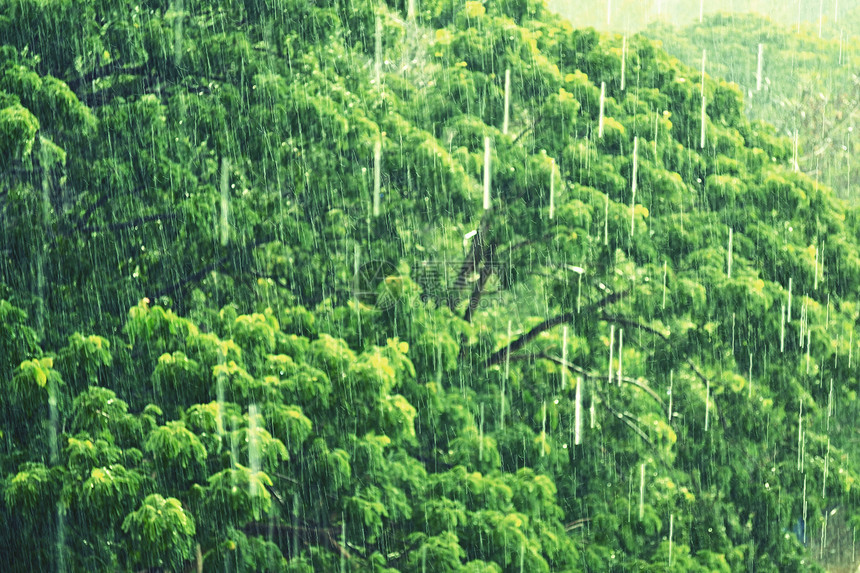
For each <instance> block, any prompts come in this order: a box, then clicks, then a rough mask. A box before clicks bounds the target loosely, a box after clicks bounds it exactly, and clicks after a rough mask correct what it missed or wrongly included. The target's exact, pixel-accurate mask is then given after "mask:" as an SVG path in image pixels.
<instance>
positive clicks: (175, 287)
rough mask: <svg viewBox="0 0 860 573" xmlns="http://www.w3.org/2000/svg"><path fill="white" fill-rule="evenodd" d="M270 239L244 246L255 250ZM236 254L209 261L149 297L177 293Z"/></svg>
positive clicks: (153, 297) (153, 298) (154, 297)
mask: <svg viewBox="0 0 860 573" xmlns="http://www.w3.org/2000/svg"><path fill="white" fill-rule="evenodd" d="M270 240H271V239H269V238H268V237H267V238H264V239H260V240H257V241H255V242H253V243H250V244H249V245H244V246H243V247H242V248H245V249H247V250H248V251H249V252H250V251H253V250H254V249H256V248H257V247H259V246H260V245H262V244H265V243H268V242H269V241H270ZM238 250H240V249H237V251H238ZM236 254H237V253H236V251H234V252H232V253H229V254H227V255H224V256H223V257H221V258H220V259H218V260H216V261H214V262H211V263H209V264H208V265H206V266H205V267H203V268H202V269H200V270H199V271H197V272H195V273H192V274H190V275H188V276H186V277H184V278H182V279H181V280H179V281H177V282H175V283H173V284H172V285H170V286H168V287H165V288H163V289H162V290H161V291H159V292H157V293H156V294H154V295H152V296H150V297H149V298H151V299H152V300H158V299H159V298H161V297H163V296H170V295H172V294H174V293H176V292H177V291H179V290H182V289H183V288H185V287H186V286H188V285H189V284H192V283H196V282H199V281H200V280H202V279H203V277H205V276H206V275H207V274H209V273H211V272H212V271H214V270H215V269H217V268H219V267H221V266H222V265H223V264H224V263H226V262H227V261H229V260H232V259H234V258H235V257H236Z"/></svg>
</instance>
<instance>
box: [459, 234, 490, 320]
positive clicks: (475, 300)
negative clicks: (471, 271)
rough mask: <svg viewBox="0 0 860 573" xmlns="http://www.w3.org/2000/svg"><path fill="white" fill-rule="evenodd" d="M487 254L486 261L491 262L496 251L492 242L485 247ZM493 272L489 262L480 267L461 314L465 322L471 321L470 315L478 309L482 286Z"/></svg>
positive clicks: (482, 291) (485, 284)
mask: <svg viewBox="0 0 860 573" xmlns="http://www.w3.org/2000/svg"><path fill="white" fill-rule="evenodd" d="M487 251H488V254H487V256H486V257H485V259H486V260H487V261H490V262H492V260H493V254H494V253H495V251H496V245H495V244H494V243H490V246H489V247H488V248H487ZM492 274H493V266H492V265H489V264H485V265H484V266H483V267H481V274H480V276H479V278H478V282H477V284H476V285H475V287H474V288H473V289H472V295H471V296H470V297H469V306H467V307H466V314H465V315H463V320H465V321H466V322H472V315H473V314H474V312H475V311H476V310H477V309H478V305H479V304H480V303H481V297H482V296H483V295H484V287H486V286H487V281H488V280H490V276H492Z"/></svg>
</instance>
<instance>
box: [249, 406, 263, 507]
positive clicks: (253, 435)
mask: <svg viewBox="0 0 860 573" xmlns="http://www.w3.org/2000/svg"><path fill="white" fill-rule="evenodd" d="M248 467H250V468H251V472H253V474H254V475H256V474H258V473H260V469H261V468H260V437H259V436H258V435H257V405H256V404H253V403H252V404H251V405H250V406H248ZM249 489H250V495H251V497H255V496H256V495H257V480H256V479H251V481H250V488H249Z"/></svg>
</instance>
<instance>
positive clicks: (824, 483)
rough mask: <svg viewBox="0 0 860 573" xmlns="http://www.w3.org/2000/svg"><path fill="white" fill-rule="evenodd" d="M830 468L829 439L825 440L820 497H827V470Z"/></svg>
mask: <svg viewBox="0 0 860 573" xmlns="http://www.w3.org/2000/svg"><path fill="white" fill-rule="evenodd" d="M829 466H830V438H829V437H828V438H827V453H826V454H825V455H824V476H823V477H822V478H821V497H823V498H826V497H827V470H828V468H829Z"/></svg>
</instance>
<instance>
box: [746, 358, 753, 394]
mask: <svg viewBox="0 0 860 573" xmlns="http://www.w3.org/2000/svg"><path fill="white" fill-rule="evenodd" d="M752 365H753V355H752V352H750V371H749V374H748V375H747V376H748V378H749V381H750V387H749V394H748V395H747V398H749V399H751V398H752V387H753V377H752Z"/></svg>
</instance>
